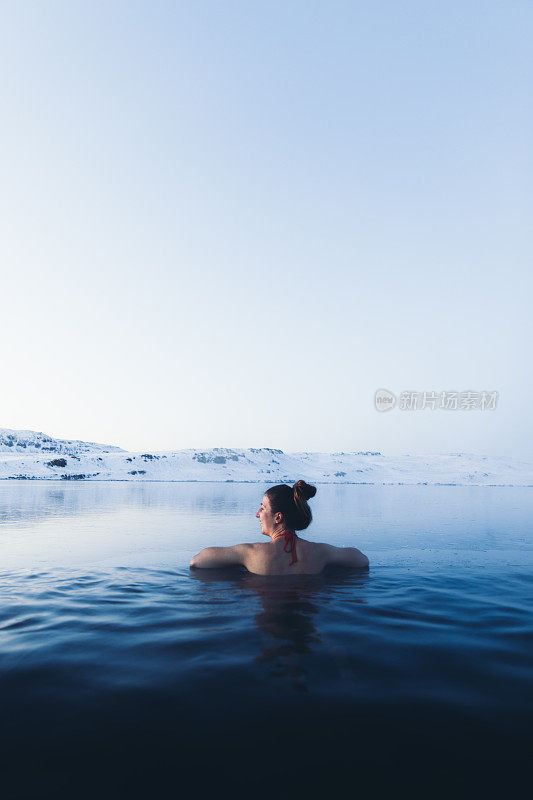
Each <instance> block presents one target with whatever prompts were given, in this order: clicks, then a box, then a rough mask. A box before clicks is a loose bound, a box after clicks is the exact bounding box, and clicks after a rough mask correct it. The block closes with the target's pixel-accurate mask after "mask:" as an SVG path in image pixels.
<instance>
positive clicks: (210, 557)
mask: <svg viewBox="0 0 533 800" xmlns="http://www.w3.org/2000/svg"><path fill="white" fill-rule="evenodd" d="M252 548H253V544H234V545H232V546H231V547H204V549H203V550H200V552H199V553H197V554H196V555H195V556H193V557H192V558H191V564H190V566H191V567H200V568H202V567H207V568H213V567H228V566H231V565H232V564H244V566H246V559H247V556H248V555H249V553H250V551H251V549H252Z"/></svg>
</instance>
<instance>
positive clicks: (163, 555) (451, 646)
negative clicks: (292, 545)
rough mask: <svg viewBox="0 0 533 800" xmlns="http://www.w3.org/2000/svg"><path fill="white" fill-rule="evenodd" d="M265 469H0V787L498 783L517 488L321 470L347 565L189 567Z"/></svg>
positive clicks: (525, 714) (243, 513)
mask: <svg viewBox="0 0 533 800" xmlns="http://www.w3.org/2000/svg"><path fill="white" fill-rule="evenodd" d="M265 488H266V487H263V486H258V485H255V484H194V483H193V484H191V483H189V484H157V483H151V484H130V483H81V484H68V485H65V484H63V483H55V482H54V483H48V482H47V483H41V482H24V483H22V482H17V483H12V482H7V481H6V482H0V570H1V582H0V595H1V604H0V703H1V709H0V710H1V720H2V723H1V734H0V753H1V756H0V758H1V761H2V772H1V784H2V789H3V791H2V797H3V798H6V800H10V799H11V798H30V797H31V798H39V799H41V798H48V797H50V798H51V797H76V798H79V797H85V796H87V797H95V796H98V797H106V798H107V797H146V796H154V797H160V796H167V795H172V796H174V795H177V794H180V793H183V792H188V791H192V792H194V793H196V794H198V793H200V794H201V795H203V794H204V793H207V794H212V793H213V792H220V791H223V790H225V789H227V788H229V789H230V790H231V791H232V793H234V794H235V793H237V794H238V795H247V796H248V795H249V794H255V795H257V794H265V795H266V794H269V795H271V794H272V792H276V793H277V794H279V793H280V792H281V794H282V795H284V794H287V793H291V794H292V795H295V794H296V796H303V795H304V794H305V795H308V794H313V793H314V792H315V791H320V792H321V793H324V792H328V794H330V793H331V792H340V791H342V792H346V791H349V792H356V791H357V790H358V789H359V790H360V789H364V790H365V791H367V790H371V791H373V792H374V793H375V792H377V793H378V795H379V793H380V792H383V793H385V792H387V793H388V792H391V791H394V792H396V791H399V790H400V789H402V790H404V791H408V792H409V793H410V794H411V795H414V794H419V795H420V796H425V797H427V796H435V795H437V794H440V795H442V796H446V797H452V796H453V797H457V796H465V797H466V796H469V797H470V796H472V793H479V792H483V793H484V795H485V796H489V795H490V794H491V792H496V791H498V792H501V791H505V792H506V794H509V793H510V792H511V791H514V788H513V787H514V786H515V784H516V785H518V782H519V780H520V778H523V777H524V775H526V774H527V773H526V769H527V764H528V760H529V758H530V749H531V744H532V741H531V737H530V728H531V712H532V710H533V691H532V670H531V643H532V633H533V621H532V616H531V611H532V607H533V598H532V596H531V574H532V567H533V535H532V531H531V519H532V512H533V491H532V490H531V489H529V488H511V487H504V488H496V487H430V486H415V487H409V486H386V487H377V486H320V487H319V491H318V494H317V496H316V498H315V499H314V500H313V501H312V503H313V510H314V516H315V521H314V523H313V525H312V526H311V528H310V529H309V531H308V532H307V534H306V536H307V538H309V539H312V540H315V541H321V540H322V541H329V542H332V543H334V544H344V545H348V544H354V545H355V546H357V547H359V548H360V549H361V550H363V552H365V553H366V554H367V555H368V556H369V558H370V561H371V568H370V571H369V572H368V573H357V572H350V571H346V570H342V569H338V568H337V569H331V568H330V569H329V570H327V571H326V572H325V573H323V574H322V575H320V576H313V577H300V578H272V577H260V576H255V575H251V574H249V573H247V572H246V571H245V570H244V569H240V568H232V569H226V570H216V571H210V570H207V571H200V570H198V571H192V572H191V571H190V570H189V568H188V563H189V559H190V557H191V555H193V554H194V553H195V552H197V551H198V550H200V549H201V548H202V547H204V546H207V545H209V544H219V545H226V544H234V543H236V542H239V541H259V540H260V538H261V537H260V535H259V533H258V522H257V520H256V519H255V518H254V514H255V511H256V510H257V507H258V504H259V500H260V498H261V496H262V493H263V491H264V489H265Z"/></svg>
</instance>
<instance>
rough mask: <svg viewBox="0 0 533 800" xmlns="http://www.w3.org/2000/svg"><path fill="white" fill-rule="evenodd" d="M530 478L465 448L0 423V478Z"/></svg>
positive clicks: (507, 461) (508, 461) (509, 463)
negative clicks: (294, 447)
mask: <svg viewBox="0 0 533 800" xmlns="http://www.w3.org/2000/svg"><path fill="white" fill-rule="evenodd" d="M298 478H303V479H304V480H306V481H308V482H311V483H313V482H314V483H332V484H333V483H342V484H346V483H351V484H367V485H368V484H370V485H373V484H376V485H383V484H385V485H404V484H405V485H416V484H422V485H455V486H533V462H526V461H520V460H517V459H512V458H504V457H495V456H479V455H473V454H468V453H451V454H442V455H426V456H424V455H403V456H386V455H383V454H381V453H377V452H356V453H307V452H304V453H283V452H282V451H281V450H275V449H272V448H249V449H246V450H244V449H228V448H220V447H219V448H212V449H208V450H199V449H198V450H193V449H188V450H168V451H158V452H144V453H138V452H134V453H129V452H127V451H125V450H121V449H120V448H118V447H114V446H110V445H109V446H108V445H102V444H94V443H90V442H82V441H67V440H61V439H54V438H53V437H50V436H46V434H42V433H36V432H34V431H10V430H6V429H0V480H74V481H76V480H90V481H177V482H185V481H209V482H235V483H241V482H242V483H280V482H289V483H292V482H293V481H295V480H296V479H298Z"/></svg>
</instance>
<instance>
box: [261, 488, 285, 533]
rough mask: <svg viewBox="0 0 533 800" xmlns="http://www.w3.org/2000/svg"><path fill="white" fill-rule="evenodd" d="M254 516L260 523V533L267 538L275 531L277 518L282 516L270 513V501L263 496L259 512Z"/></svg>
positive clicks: (278, 513)
mask: <svg viewBox="0 0 533 800" xmlns="http://www.w3.org/2000/svg"><path fill="white" fill-rule="evenodd" d="M255 516H256V517H257V518H258V520H259V522H260V523H261V533H263V534H264V535H265V536H269V535H270V534H271V533H273V532H274V530H275V529H276V524H277V523H278V522H279V521H280V520H279V519H278V517H279V518H281V517H282V516H283V515H282V514H280V512H279V511H278V512H277V513H276V514H273V513H272V510H271V508H270V500H269V499H268V497H267V496H266V494H265V495H264V496H263V499H262V500H261V505H260V506H259V511H258V512H257V514H256V515H255Z"/></svg>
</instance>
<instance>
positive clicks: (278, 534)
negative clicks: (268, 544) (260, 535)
mask: <svg viewBox="0 0 533 800" xmlns="http://www.w3.org/2000/svg"><path fill="white" fill-rule="evenodd" d="M287 533H292V534H294V536H296V533H295V531H293V530H291V529H290V528H283V530H280V531H274V533H273V534H271V537H270V538H271V539H272V541H274V540H275V539H279V538H280V537H281V536H285V535H286V534H287Z"/></svg>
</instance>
